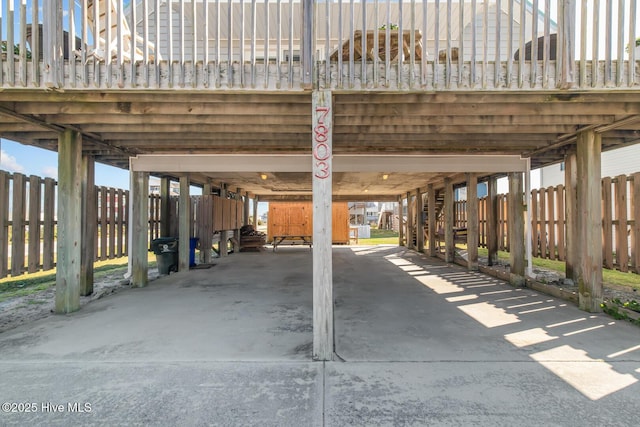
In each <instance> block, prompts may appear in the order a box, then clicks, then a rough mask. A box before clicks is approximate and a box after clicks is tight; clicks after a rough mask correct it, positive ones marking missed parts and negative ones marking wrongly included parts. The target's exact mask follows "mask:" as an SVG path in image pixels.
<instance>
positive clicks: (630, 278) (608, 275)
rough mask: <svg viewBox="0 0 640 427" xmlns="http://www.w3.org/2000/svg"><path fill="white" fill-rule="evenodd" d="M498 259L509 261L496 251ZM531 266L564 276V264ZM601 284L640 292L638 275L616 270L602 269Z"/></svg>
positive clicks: (542, 262) (544, 262)
mask: <svg viewBox="0 0 640 427" xmlns="http://www.w3.org/2000/svg"><path fill="white" fill-rule="evenodd" d="M478 255H480V256H487V249H485V248H479V249H478ZM498 258H499V259H501V260H507V261H508V260H509V252H504V251H498ZM532 261H533V265H534V266H535V267H539V268H546V269H548V270H553V271H557V272H560V273H563V274H565V272H566V271H565V267H566V265H565V262H564V261H554V260H550V259H543V258H533V260H532ZM602 282H603V283H604V285H605V286H606V285H617V286H629V287H632V288H634V289H638V290H640V275H638V274H634V273H623V272H621V271H617V270H608V269H606V268H603V269H602Z"/></svg>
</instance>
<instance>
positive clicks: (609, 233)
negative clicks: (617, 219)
mask: <svg viewBox="0 0 640 427" xmlns="http://www.w3.org/2000/svg"><path fill="white" fill-rule="evenodd" d="M611 203H612V202H611V178H609V177H607V178H604V179H603V180H602V224H603V229H602V240H603V242H602V251H603V252H602V259H603V260H604V266H605V268H613V223H612V220H613V219H612V217H611Z"/></svg>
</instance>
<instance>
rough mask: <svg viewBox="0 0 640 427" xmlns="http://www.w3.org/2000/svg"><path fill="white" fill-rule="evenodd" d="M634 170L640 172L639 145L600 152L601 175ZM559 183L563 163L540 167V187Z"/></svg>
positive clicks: (560, 181)
mask: <svg viewBox="0 0 640 427" xmlns="http://www.w3.org/2000/svg"><path fill="white" fill-rule="evenodd" d="M636 172H640V145H630V146H628V147H624V148H618V149H615V150H610V151H605V152H604V153H602V172H601V175H602V177H603V178H604V177H614V176H617V175H630V174H632V173H636ZM559 184H564V163H557V164H555V165H551V166H546V167H544V168H541V169H540V188H547V187H552V186H556V185H559ZM534 188H535V187H534Z"/></svg>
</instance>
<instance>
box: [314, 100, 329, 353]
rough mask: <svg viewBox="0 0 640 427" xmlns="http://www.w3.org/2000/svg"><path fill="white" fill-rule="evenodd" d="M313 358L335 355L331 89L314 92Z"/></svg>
mask: <svg viewBox="0 0 640 427" xmlns="http://www.w3.org/2000/svg"><path fill="white" fill-rule="evenodd" d="M312 99H313V102H312V115H313V123H312V128H313V132H312V135H313V141H312V150H311V151H312V153H313V154H312V159H313V160H312V170H313V172H312V187H313V359H314V360H317V361H326V360H332V359H333V353H334V336H333V333H334V332H333V326H334V325H333V264H332V259H331V257H332V249H331V244H332V232H331V230H332V229H333V228H332V197H331V196H332V179H333V174H332V159H331V157H332V145H333V144H332V142H333V141H332V134H333V108H332V107H333V105H332V104H333V103H332V93H331V92H330V91H314V92H313V95H312Z"/></svg>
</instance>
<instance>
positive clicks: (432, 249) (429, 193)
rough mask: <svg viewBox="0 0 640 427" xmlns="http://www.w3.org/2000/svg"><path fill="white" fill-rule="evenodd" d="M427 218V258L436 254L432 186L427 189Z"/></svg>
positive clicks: (434, 195)
mask: <svg viewBox="0 0 640 427" xmlns="http://www.w3.org/2000/svg"><path fill="white" fill-rule="evenodd" d="M427 197H428V200H427V209H428V212H427V216H428V228H429V229H428V234H429V256H436V255H437V254H438V251H437V248H436V233H437V225H436V221H437V220H436V190H435V188H434V187H433V184H429V186H428V187H427Z"/></svg>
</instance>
